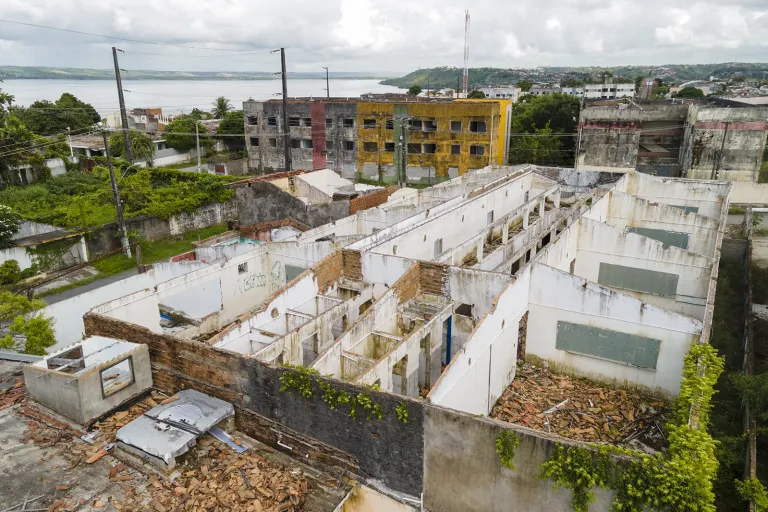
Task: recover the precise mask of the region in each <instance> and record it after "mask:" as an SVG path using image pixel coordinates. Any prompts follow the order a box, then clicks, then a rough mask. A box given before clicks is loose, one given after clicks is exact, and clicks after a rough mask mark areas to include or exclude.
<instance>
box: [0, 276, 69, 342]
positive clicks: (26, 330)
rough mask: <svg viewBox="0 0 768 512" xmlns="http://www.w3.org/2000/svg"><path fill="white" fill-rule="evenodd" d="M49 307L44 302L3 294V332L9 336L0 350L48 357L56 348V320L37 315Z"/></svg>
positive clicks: (0, 325)
mask: <svg viewBox="0 0 768 512" xmlns="http://www.w3.org/2000/svg"><path fill="white" fill-rule="evenodd" d="M45 306H47V304H46V303H45V302H43V301H42V300H29V299H27V298H26V297H24V296H22V295H16V294H14V293H11V292H8V291H0V329H2V330H3V331H7V332H8V334H6V335H5V336H4V337H3V338H0V348H2V349H5V350H16V351H19V352H23V353H25V354H33V355H37V356H44V355H45V354H46V349H47V348H48V347H52V346H53V345H55V344H56V337H55V335H54V333H53V320H52V319H50V318H47V317H45V316H43V315H41V314H39V313H36V312H37V311H39V310H40V309H43V308H44V307H45Z"/></svg>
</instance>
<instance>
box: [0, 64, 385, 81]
mask: <svg viewBox="0 0 768 512" xmlns="http://www.w3.org/2000/svg"><path fill="white" fill-rule="evenodd" d="M121 75H122V79H123V80H274V79H275V78H276V77H275V75H274V74H273V73H269V72H264V71H252V72H239V71H231V72H230V71H219V72H205V71H153V70H128V71H126V72H125V73H121ZM388 76H390V75H387V74H376V73H358V72H345V71H338V72H335V73H330V77H331V78H353V79H363V78H368V79H375V78H387V77H388ZM114 77H115V72H114V71H113V70H111V69H85V68H46V67H37V66H0V80H13V79H47V80H51V79H54V80H59V79H60V80H112V79H114ZM288 77H289V78H292V79H299V80H301V79H312V78H325V72H324V71H323V72H317V73H291V72H289V73H288Z"/></svg>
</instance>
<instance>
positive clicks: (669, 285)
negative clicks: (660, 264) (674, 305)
mask: <svg viewBox="0 0 768 512" xmlns="http://www.w3.org/2000/svg"><path fill="white" fill-rule="evenodd" d="M677 279H678V276H677V274H669V273H667V272H658V271H656V270H647V269H644V268H635V267H625V266H624V265H613V264H611V263H600V272H599V274H598V276H597V282H598V283H600V284H602V285H603V286H610V287H613V288H619V289H621V290H631V291H633V292H642V293H651V294H653V295H661V296H663V297H676V296H677Z"/></svg>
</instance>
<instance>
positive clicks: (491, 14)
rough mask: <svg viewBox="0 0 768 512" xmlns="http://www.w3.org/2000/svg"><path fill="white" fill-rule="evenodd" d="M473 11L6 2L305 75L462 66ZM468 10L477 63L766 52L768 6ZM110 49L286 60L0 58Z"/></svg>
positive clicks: (252, 1) (20, 61)
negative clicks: (284, 63) (323, 70)
mask: <svg viewBox="0 0 768 512" xmlns="http://www.w3.org/2000/svg"><path fill="white" fill-rule="evenodd" d="M466 6H467V3H466V1H464V0H462V1H460V0H442V1H441V2H440V3H439V4H434V3H423V2H421V3H419V2H412V1H407V0H324V1H322V2H318V1H317V0H279V1H277V2H275V1H268V0H162V1H157V0H132V1H131V2H123V1H119V0H0V18H1V19H11V20H19V21H24V22H29V23H36V24H41V25H50V26H56V27H61V28H67V29H72V30H81V31H85V32H95V33H103V34H108V35H115V36H121V37H126V38H131V39H140V40H147V41H158V42H165V43H170V44H177V45H187V46H197V47H204V48H210V47H216V48H231V49H252V50H262V49H270V48H276V47H280V46H284V47H286V48H288V66H289V69H291V70H297V71H301V70H308V69H316V68H317V67H318V66H319V65H329V66H332V68H333V69H336V70H350V71H353V70H358V71H388V72H399V71H402V72H407V71H411V70H413V69H415V68H416V67H429V66H461V64H462V61H463V46H464V9H465V8H466ZM469 8H470V15H471V17H472V28H471V39H470V42H471V48H470V65H471V66H497V67H533V66H539V65H552V66H556V65H616V64H667V63H696V62H717V61H731V60H733V59H734V56H735V55H738V58H739V59H740V60H746V61H760V60H766V58H765V55H766V53H765V50H766V46H768V5H767V4H766V0H733V1H730V2H728V3H724V2H722V1H721V0H700V1H697V0H694V2H690V1H687V2H684V1H682V0H644V1H643V2H637V1H635V0H612V1H610V2H605V1H604V0H603V1H600V0H540V1H539V2H537V3H536V4H535V6H533V5H527V4H525V3H524V4H519V3H515V2H498V1H497V0H474V1H473V2H471V4H470V5H469ZM113 44H118V46H120V47H121V48H123V49H125V50H126V52H127V53H126V59H125V60H126V61H127V62H126V67H128V66H132V67H134V69H135V68H136V67H141V68H143V69H151V68H166V69H188V70H233V71H239V70H265V71H270V70H276V68H277V64H276V62H275V58H274V56H273V55H270V54H249V55H240V56H238V55H232V54H230V55H221V57H220V58H206V57H199V56H200V55H201V54H206V52H203V51H200V50H185V49H180V48H173V47H159V46H149V45H142V44H136V43H128V42H118V43H115V41H113V40H109V39H99V38H94V37H89V36H82V35H75V34H68V33H64V32H55V31H47V30H42V29H36V28H31V27H23V26H18V25H8V24H0V48H3V49H5V48H9V47H12V48H13V51H2V52H0V64H13V65H58V66H76V67H101V68H105V67H109V65H110V55H109V47H110V46H112V45H113ZM9 45H12V46H9ZM132 51H133V52H134V53H133V54H132V53H131V52H132ZM135 52H148V53H161V54H163V55H162V56H155V57H149V56H147V58H142V57H141V56H139V55H136V53H135ZM222 53H223V52H222ZM208 54H213V52H208ZM132 59H134V60H132ZM153 59H154V60H153ZM161 61H163V62H161ZM169 63H170V64H169Z"/></svg>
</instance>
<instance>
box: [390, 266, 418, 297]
mask: <svg viewBox="0 0 768 512" xmlns="http://www.w3.org/2000/svg"><path fill="white" fill-rule="evenodd" d="M392 289H394V290H395V291H396V292H397V298H398V302H399V303H400V304H402V303H404V302H407V301H409V300H411V299H412V298H414V297H416V295H418V294H419V265H418V264H414V265H411V268H409V269H408V270H407V271H406V272H405V274H403V275H402V276H400V279H398V280H397V281H396V282H395V284H393V285H392Z"/></svg>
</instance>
